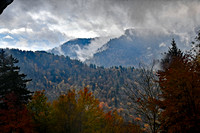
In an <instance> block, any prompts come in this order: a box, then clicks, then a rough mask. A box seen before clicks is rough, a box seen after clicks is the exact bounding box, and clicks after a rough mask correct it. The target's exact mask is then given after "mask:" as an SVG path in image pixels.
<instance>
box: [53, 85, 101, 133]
mask: <svg viewBox="0 0 200 133" xmlns="http://www.w3.org/2000/svg"><path fill="white" fill-rule="evenodd" d="M53 107H54V110H55V112H54V113H55V114H54V116H56V117H55V119H56V123H58V124H57V125H56V127H55V128H56V131H57V132H62V133H65V132H77V133H78V132H97V131H98V130H100V129H101V124H102V120H103V110H102V109H100V108H99V101H98V100H97V99H95V98H94V96H93V95H92V93H91V92H89V91H88V89H87V88H85V89H84V90H80V91H79V92H78V93H77V92H75V90H71V91H68V93H67V94H65V95H61V96H60V97H59V98H58V100H56V101H54V103H53Z"/></svg>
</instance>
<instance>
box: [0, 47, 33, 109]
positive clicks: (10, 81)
mask: <svg viewBox="0 0 200 133" xmlns="http://www.w3.org/2000/svg"><path fill="white" fill-rule="evenodd" d="M16 63H18V60H17V59H16V58H13V57H12V55H7V54H6V53H5V51H4V50H1V51H0V100H1V101H3V100H9V99H7V98H6V95H8V94H10V93H14V94H15V95H16V97H17V100H16V103H15V104H16V105H17V106H21V105H23V104H26V103H27V102H28V99H30V98H31V92H30V91H29V90H28V89H27V88H26V83H27V82H28V81H30V80H27V79H25V78H26V75H25V74H21V73H20V72H19V71H20V68H19V67H18V66H16V65H15V64H16ZM0 107H1V109H5V108H6V103H5V102H1V103H0Z"/></svg>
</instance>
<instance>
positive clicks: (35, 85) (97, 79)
mask: <svg viewBox="0 0 200 133" xmlns="http://www.w3.org/2000/svg"><path fill="white" fill-rule="evenodd" d="M6 53H9V54H12V55H13V56H14V57H16V58H17V59H18V60H19V63H18V65H19V66H20V68H21V72H23V73H25V74H27V77H28V78H30V79H32V81H31V82H29V83H28V88H29V89H30V90H31V91H35V90H46V91H45V92H46V94H47V96H48V98H49V100H53V99H55V98H56V97H57V96H59V95H60V94H62V93H65V92H66V91H67V90H68V89H77V90H79V89H82V88H84V87H87V88H88V89H89V90H90V91H92V92H94V95H95V96H96V97H97V98H99V99H101V101H103V102H107V103H108V105H109V106H113V107H118V108H120V101H124V100H122V98H123V94H122V93H123V88H124V87H126V85H127V84H130V83H133V82H134V81H135V79H136V77H138V76H139V70H137V69H135V68H134V67H129V68H125V67H122V66H119V67H117V66H116V67H111V68H103V67H97V66H95V65H92V64H91V65H90V66H87V65H86V64H83V63H81V62H80V61H78V60H71V59H70V58H69V57H64V56H57V55H53V54H50V53H47V52H44V51H37V52H32V51H21V50H17V49H6ZM121 105H122V104H121Z"/></svg>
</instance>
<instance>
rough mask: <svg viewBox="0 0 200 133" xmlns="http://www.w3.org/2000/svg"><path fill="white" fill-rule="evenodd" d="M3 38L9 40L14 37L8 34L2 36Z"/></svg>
mask: <svg viewBox="0 0 200 133" xmlns="http://www.w3.org/2000/svg"><path fill="white" fill-rule="evenodd" d="M3 39H11V40H13V39H14V38H13V37H11V36H9V35H7V36H5V37H3Z"/></svg>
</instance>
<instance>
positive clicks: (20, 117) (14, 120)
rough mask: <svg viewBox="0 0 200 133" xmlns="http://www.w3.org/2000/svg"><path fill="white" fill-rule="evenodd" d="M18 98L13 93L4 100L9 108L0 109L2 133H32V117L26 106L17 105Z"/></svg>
mask: <svg viewBox="0 0 200 133" xmlns="http://www.w3.org/2000/svg"><path fill="white" fill-rule="evenodd" d="M16 100H17V97H16V96H15V95H14V94H13V93H11V94H8V95H7V96H6V98H5V99H3V102H4V103H6V105H7V108H5V109H0V119H1V121H0V132H2V133H9V132H16V133H18V132H25V133H32V126H31V117H30V115H29V113H28V110H27V108H26V107H25V106H19V105H17V104H16Z"/></svg>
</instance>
